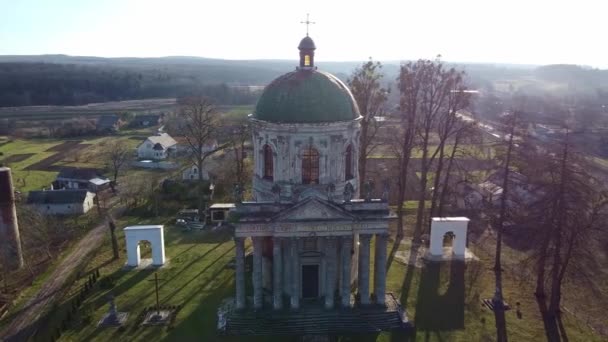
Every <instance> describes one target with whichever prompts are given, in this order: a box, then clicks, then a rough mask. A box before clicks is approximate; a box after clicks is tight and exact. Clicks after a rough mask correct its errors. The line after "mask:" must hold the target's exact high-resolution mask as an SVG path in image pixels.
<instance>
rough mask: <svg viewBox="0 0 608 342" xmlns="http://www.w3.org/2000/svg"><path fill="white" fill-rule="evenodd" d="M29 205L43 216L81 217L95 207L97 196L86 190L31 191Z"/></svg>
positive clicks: (28, 198) (28, 199)
mask: <svg viewBox="0 0 608 342" xmlns="http://www.w3.org/2000/svg"><path fill="white" fill-rule="evenodd" d="M27 204H28V205H30V206H32V207H34V208H35V209H36V210H38V211H39V212H41V213H43V214H48V215H81V214H85V213H86V212H88V211H89V210H91V208H93V206H94V205H95V194H94V193H92V192H90V191H89V190H86V189H66V190H50V191H44V190H42V191H30V193H29V195H28V197H27Z"/></svg>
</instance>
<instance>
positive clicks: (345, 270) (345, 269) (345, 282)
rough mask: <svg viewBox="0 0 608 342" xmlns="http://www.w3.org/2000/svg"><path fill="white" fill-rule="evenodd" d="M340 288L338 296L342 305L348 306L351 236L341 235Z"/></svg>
mask: <svg viewBox="0 0 608 342" xmlns="http://www.w3.org/2000/svg"><path fill="white" fill-rule="evenodd" d="M341 240H342V241H341V242H342V288H341V289H340V296H341V298H342V306H343V307H345V308H347V307H350V267H351V254H350V252H351V250H352V246H353V238H352V236H343V237H342V239H341Z"/></svg>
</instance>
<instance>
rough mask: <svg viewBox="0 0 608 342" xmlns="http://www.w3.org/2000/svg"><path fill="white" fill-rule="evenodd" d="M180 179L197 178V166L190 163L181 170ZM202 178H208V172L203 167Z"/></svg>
mask: <svg viewBox="0 0 608 342" xmlns="http://www.w3.org/2000/svg"><path fill="white" fill-rule="evenodd" d="M182 180H185V181H189V180H198V166H196V165H192V166H190V167H188V168H186V169H184V171H183V172H182ZM203 180H209V172H207V170H205V168H203Z"/></svg>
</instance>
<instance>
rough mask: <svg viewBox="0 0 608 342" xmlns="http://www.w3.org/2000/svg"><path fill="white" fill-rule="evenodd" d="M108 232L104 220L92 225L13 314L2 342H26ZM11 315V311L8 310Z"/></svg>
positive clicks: (0, 337) (114, 214) (121, 209)
mask: <svg viewBox="0 0 608 342" xmlns="http://www.w3.org/2000/svg"><path fill="white" fill-rule="evenodd" d="M122 212H123V208H116V209H114V210H112V215H113V217H117V216H119V215H120V214H122ZM107 233H108V228H107V224H106V221H105V220H104V223H102V224H100V225H98V226H97V227H95V228H93V229H92V230H91V231H90V232H88V233H87V234H86V235H85V236H84V237H83V238H82V239H80V241H78V243H77V244H76V246H74V249H73V250H72V251H71V252H70V254H69V255H68V256H67V257H65V258H64V259H63V261H62V262H61V264H59V265H58V266H57V268H56V269H55V270H54V271H53V273H52V274H51V275H50V276H49V277H48V280H47V281H46V282H45V283H44V285H42V287H41V288H40V290H39V291H38V293H37V294H36V295H35V296H34V297H32V298H30V300H28V301H27V303H25V305H24V306H23V308H21V309H20V310H19V311H18V312H17V313H15V317H13V318H12V321H11V323H10V324H9V325H8V327H7V328H6V329H5V330H4V331H2V332H1V333H0V339H2V340H3V341H5V342H9V341H10V342H13V341H15V342H16V341H27V340H28V339H29V338H30V337H31V336H33V334H34V333H35V332H36V325H37V322H38V320H39V319H40V317H41V316H42V314H44V312H45V310H46V309H48V308H49V307H50V306H51V305H52V304H53V303H54V301H55V299H56V297H57V296H58V295H59V296H60V295H61V292H62V290H63V288H64V286H65V285H66V282H67V281H68V278H70V276H71V275H72V274H73V273H74V272H75V270H76V269H77V268H78V267H79V266H80V265H81V264H82V263H83V262H84V261H85V260H86V256H87V255H88V254H89V253H91V252H92V251H94V250H95V249H96V248H97V247H99V245H100V244H101V243H102V240H103V237H104V236H105V235H106V234H107ZM9 315H10V313H9Z"/></svg>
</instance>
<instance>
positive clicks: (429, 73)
mask: <svg viewBox="0 0 608 342" xmlns="http://www.w3.org/2000/svg"><path fill="white" fill-rule="evenodd" d="M418 64H419V69H420V77H419V78H418V81H419V82H420V86H419V94H418V97H417V99H416V101H417V105H416V106H417V111H418V114H417V116H416V118H417V123H416V139H417V140H418V142H419V146H420V149H421V152H422V157H421V158H420V184H419V185H420V186H419V191H420V193H419V197H418V209H417V214H416V225H415V227H414V237H413V239H414V241H415V242H419V241H420V236H421V234H422V230H423V224H424V222H425V221H424V214H425V208H426V198H427V192H428V175H429V172H430V171H431V166H432V164H433V161H434V160H435V158H436V156H437V154H438V153H439V151H440V148H436V149H435V150H434V151H431V150H430V147H431V146H432V145H431V141H432V139H433V132H434V130H435V129H436V127H437V125H438V122H439V120H440V118H441V117H442V116H445V114H446V113H452V112H453V113H454V114H455V113H456V112H457V110H459V106H462V105H463V104H466V102H467V101H465V100H464V99H465V98H466V97H465V93H464V91H463V90H464V79H463V72H461V71H457V70H456V69H454V68H451V69H446V68H444V66H443V63H442V62H441V60H439V58H437V59H436V60H434V61H430V60H421V61H418ZM455 99H458V100H455ZM439 147H441V146H439Z"/></svg>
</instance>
